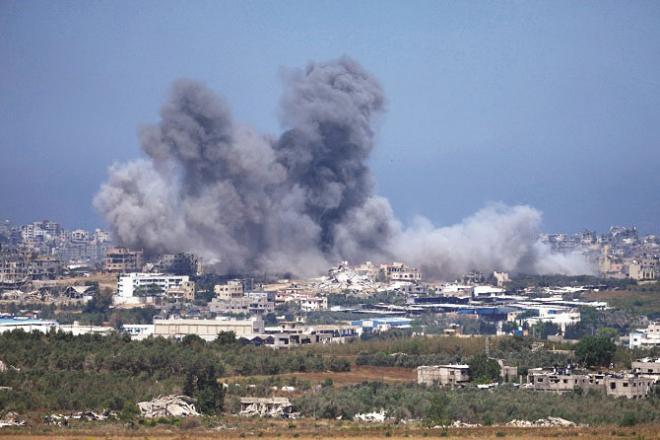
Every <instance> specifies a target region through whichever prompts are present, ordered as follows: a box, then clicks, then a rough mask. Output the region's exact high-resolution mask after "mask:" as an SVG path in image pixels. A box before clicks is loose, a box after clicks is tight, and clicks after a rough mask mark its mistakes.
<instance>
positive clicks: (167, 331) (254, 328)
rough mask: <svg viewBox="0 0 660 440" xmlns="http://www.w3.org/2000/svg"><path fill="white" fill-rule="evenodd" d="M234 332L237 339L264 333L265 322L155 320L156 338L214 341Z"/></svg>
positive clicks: (252, 320)
mask: <svg viewBox="0 0 660 440" xmlns="http://www.w3.org/2000/svg"><path fill="white" fill-rule="evenodd" d="M223 332H233V333H234V335H236V337H237V338H240V337H243V336H252V335H254V334H258V333H263V332H264V322H263V320H262V319H261V317H259V316H257V317H254V318H250V319H243V320H230V319H227V320H222V319H154V336H156V337H158V336H162V337H165V338H177V339H179V338H183V337H184V336H187V335H197V336H199V337H200V338H202V339H205V340H207V341H213V340H214V339H215V338H217V336H218V334H220V333H223Z"/></svg>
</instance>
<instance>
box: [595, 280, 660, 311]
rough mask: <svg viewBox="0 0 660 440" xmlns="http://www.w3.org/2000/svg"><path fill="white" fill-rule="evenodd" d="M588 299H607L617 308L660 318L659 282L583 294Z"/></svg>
mask: <svg viewBox="0 0 660 440" xmlns="http://www.w3.org/2000/svg"><path fill="white" fill-rule="evenodd" d="M585 298H587V299H590V300H598V301H607V303H608V304H609V305H610V306H612V307H616V308H617V309H620V310H623V311H626V312H629V313H631V314H634V315H645V316H647V317H649V318H650V319H659V318H660V283H652V284H642V285H639V286H628V287H626V289H625V290H607V291H602V292H590V293H588V294H585Z"/></svg>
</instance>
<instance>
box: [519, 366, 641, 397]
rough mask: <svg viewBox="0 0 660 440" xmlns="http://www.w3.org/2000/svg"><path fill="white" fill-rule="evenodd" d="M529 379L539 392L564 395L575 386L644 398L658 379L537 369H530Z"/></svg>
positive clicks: (609, 394)
mask: <svg viewBox="0 0 660 440" xmlns="http://www.w3.org/2000/svg"><path fill="white" fill-rule="evenodd" d="M527 382H528V384H529V386H530V387H531V388H532V389H533V390H536V391H546V392H554V393H560V394H561V393H566V392H569V391H574V390H575V389H580V390H582V391H590V390H596V391H603V392H605V394H607V395H608V396H613V397H625V398H627V399H641V398H644V397H646V396H648V394H649V393H650V391H651V389H652V387H653V383H654V379H651V378H648V377H644V376H641V375H638V374H628V373H617V374H602V373H574V372H572V371H570V370H552V371H547V370H543V369H542V368H534V369H532V370H529V372H528V375H527Z"/></svg>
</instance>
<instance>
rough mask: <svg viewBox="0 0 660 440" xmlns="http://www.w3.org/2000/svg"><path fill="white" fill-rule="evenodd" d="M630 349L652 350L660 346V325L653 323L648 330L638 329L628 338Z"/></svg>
mask: <svg viewBox="0 0 660 440" xmlns="http://www.w3.org/2000/svg"><path fill="white" fill-rule="evenodd" d="M628 345H629V347H630V348H637V347H639V348H651V347H657V346H660V323H657V322H653V323H651V324H649V326H648V327H646V328H638V329H636V330H635V331H632V332H630V335H629V336H628Z"/></svg>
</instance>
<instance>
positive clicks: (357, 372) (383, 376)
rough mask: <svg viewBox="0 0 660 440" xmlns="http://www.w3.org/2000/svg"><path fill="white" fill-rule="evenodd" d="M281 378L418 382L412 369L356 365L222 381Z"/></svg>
mask: <svg viewBox="0 0 660 440" xmlns="http://www.w3.org/2000/svg"><path fill="white" fill-rule="evenodd" d="M274 377H279V378H282V379H286V378H292V377H295V378H297V379H301V380H305V381H309V382H310V383H312V384H315V383H319V382H323V381H324V380H326V379H332V381H333V383H334V384H335V385H337V386H345V385H355V384H359V383H362V382H364V381H380V382H385V383H406V382H415V381H416V380H417V372H416V370H415V369H412V368H397V367H373V366H362V365H354V366H353V367H351V371H346V372H340V373H336V372H331V371H324V372H309V373H285V374H276V375H272V376H232V377H224V378H222V379H221V381H222V382H225V383H235V382H240V383H250V382H253V381H259V382H260V381H262V380H265V379H267V378H274Z"/></svg>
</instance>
